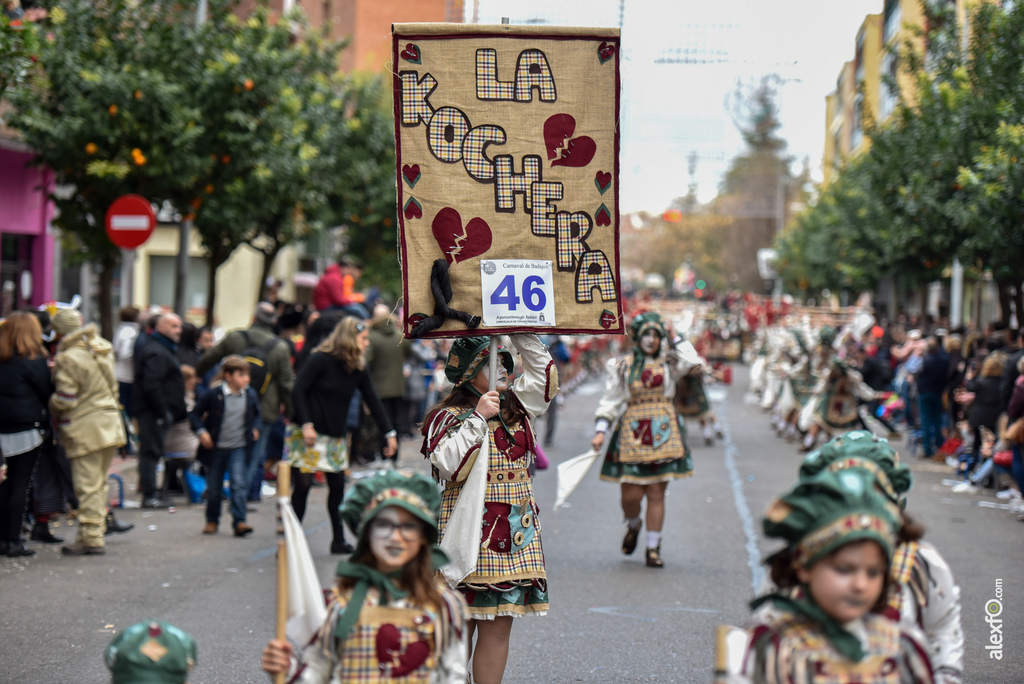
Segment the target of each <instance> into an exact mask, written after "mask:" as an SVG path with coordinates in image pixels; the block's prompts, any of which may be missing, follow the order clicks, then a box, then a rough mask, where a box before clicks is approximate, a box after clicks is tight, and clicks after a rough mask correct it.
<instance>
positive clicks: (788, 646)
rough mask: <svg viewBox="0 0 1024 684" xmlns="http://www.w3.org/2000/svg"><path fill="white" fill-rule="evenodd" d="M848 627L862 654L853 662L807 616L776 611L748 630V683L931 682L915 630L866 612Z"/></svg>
mask: <svg viewBox="0 0 1024 684" xmlns="http://www.w3.org/2000/svg"><path fill="white" fill-rule="evenodd" d="M856 622H857V623H858V625H857V626H856V627H850V628H849V629H850V630H851V631H853V632H854V633H856V634H858V636H859V639H860V641H861V646H862V648H863V649H864V653H865V655H864V657H863V658H862V659H861V660H860V661H859V662H853V661H851V660H849V659H847V658H846V657H844V656H843V655H842V654H841V653H839V651H837V650H836V649H835V647H833V646H832V644H831V643H830V642H829V640H828V639H827V638H825V635H824V634H823V633H822V631H821V628H820V627H819V626H818V625H817V624H816V623H815V622H813V621H812V620H810V619H809V618H807V617H805V616H802V615H796V614H793V613H789V612H780V613H776V614H774V615H772V617H771V618H770V619H769V620H768V621H766V622H763V623H761V624H758V625H756V626H754V627H752V628H750V629H749V630H748V633H749V634H750V640H749V643H748V647H747V654H746V657H745V662H744V665H743V672H742V674H743V675H744V676H745V677H746V678H747V679H746V680H745V681H749V682H750V683H751V684H932V682H933V681H934V679H933V675H932V668H931V664H930V663H929V660H928V652H927V648H926V646H925V645H924V643H923V639H922V638H921V635H920V633H918V632H917V631H916V630H913V631H904V630H903V629H901V627H900V625H898V624H896V623H895V622H893V621H891V620H889V619H888V618H885V617H883V616H881V615H877V614H874V613H868V614H867V615H866V616H865V617H864V618H863V619H862V620H858V621H856Z"/></svg>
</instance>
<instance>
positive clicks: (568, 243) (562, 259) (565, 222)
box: [555, 211, 594, 271]
mask: <svg viewBox="0 0 1024 684" xmlns="http://www.w3.org/2000/svg"><path fill="white" fill-rule="evenodd" d="M557 224H558V239H557V240H556V241H555V243H556V245H557V252H558V270H559V271H575V270H576V263H577V262H578V261H580V260H582V259H583V255H584V254H586V253H587V250H586V249H585V248H584V246H583V245H584V240H586V238H587V236H588V235H590V231H591V230H592V229H593V225H594V224H593V223H591V221H590V217H589V216H587V213H586V212H584V211H574V212H573V213H571V214H570V213H568V212H559V213H558V217H557Z"/></svg>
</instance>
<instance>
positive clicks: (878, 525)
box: [762, 469, 902, 567]
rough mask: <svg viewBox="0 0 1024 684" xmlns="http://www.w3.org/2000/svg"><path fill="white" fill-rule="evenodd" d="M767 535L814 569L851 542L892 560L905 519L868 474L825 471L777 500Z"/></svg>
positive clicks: (770, 508)
mask: <svg viewBox="0 0 1024 684" xmlns="http://www.w3.org/2000/svg"><path fill="white" fill-rule="evenodd" d="M762 523H763V527H764V533H765V536H768V537H775V538H779V539H783V540H785V541H786V542H787V543H788V544H789V547H790V549H791V554H792V558H793V562H794V564H795V565H797V566H802V567H811V566H812V565H814V564H815V563H816V562H818V560H820V559H821V558H823V557H824V556H825V555H827V554H829V553H831V552H832V551H835V550H836V549H838V548H839V547H841V546H845V545H846V544H849V543H851V542H855V541H860V540H863V539H870V540H872V541H875V542H877V543H878V545H879V546H881V547H882V549H883V551H885V554H886V557H887V558H890V559H891V558H892V552H893V549H894V548H895V545H896V534H897V532H898V531H899V529H900V525H901V524H902V515H901V512H900V509H899V507H898V506H896V504H894V503H893V502H891V501H889V499H888V498H886V497H885V496H884V495H883V494H881V493H880V492H879V491H878V488H877V487H876V485H875V478H874V476H873V475H872V474H871V473H869V472H867V471H863V470H859V469H847V470H840V471H838V472H831V471H828V470H823V471H822V472H820V473H818V474H816V475H813V476H810V477H808V478H806V479H802V480H800V481H799V482H798V483H797V484H796V486H795V487H794V488H793V489H792V490H791V491H790V492H789V493H787V494H785V495H783V496H781V497H779V498H778V499H776V500H775V501H773V502H772V503H771V504H770V505H769V506H768V510H767V511H766V512H765V515H764V519H763V521H762Z"/></svg>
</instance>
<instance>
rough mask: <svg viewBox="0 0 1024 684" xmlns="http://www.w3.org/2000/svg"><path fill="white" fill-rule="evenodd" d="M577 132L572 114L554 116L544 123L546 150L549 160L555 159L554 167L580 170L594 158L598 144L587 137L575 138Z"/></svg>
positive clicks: (552, 163)
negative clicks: (574, 134)
mask: <svg viewBox="0 0 1024 684" xmlns="http://www.w3.org/2000/svg"><path fill="white" fill-rule="evenodd" d="M575 131H576V119H574V118H573V117H572V115H570V114H553V115H552V116H549V117H548V118H547V120H546V121H545V122H544V148H545V149H546V150H547V154H548V159H554V161H553V162H551V165H552V166H569V167H573V168H580V167H583V166H586V165H587V164H589V163H590V161H591V160H592V159H593V158H594V154H596V153H597V143H595V142H594V139H593V138H591V137H590V136H586V135H581V136H579V137H578V138H573V137H572V134H573V133H574V132H575ZM559 152H561V156H559ZM556 157H557V159H556Z"/></svg>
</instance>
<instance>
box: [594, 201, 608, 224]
mask: <svg viewBox="0 0 1024 684" xmlns="http://www.w3.org/2000/svg"><path fill="white" fill-rule="evenodd" d="M594 222H595V223H596V224H597V225H599V226H610V225H611V224H612V215H611V212H609V211H608V207H606V206H604V205H603V204H602V205H601V206H600V207H598V209H597V214H595V215H594Z"/></svg>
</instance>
